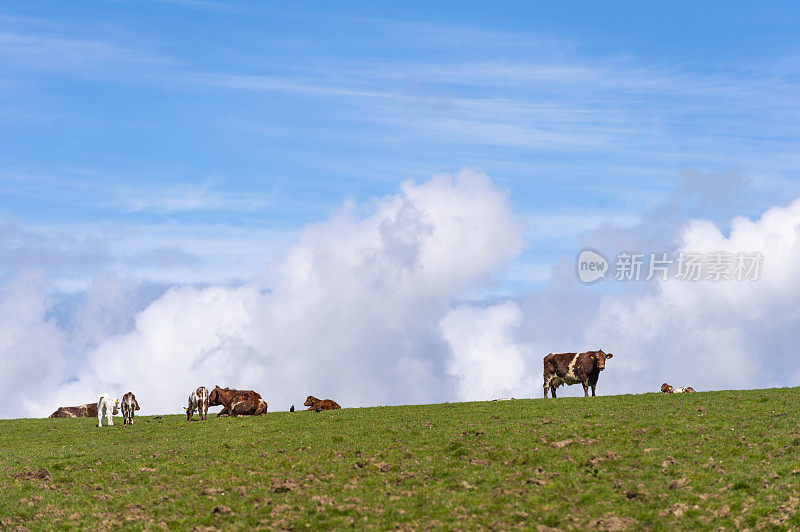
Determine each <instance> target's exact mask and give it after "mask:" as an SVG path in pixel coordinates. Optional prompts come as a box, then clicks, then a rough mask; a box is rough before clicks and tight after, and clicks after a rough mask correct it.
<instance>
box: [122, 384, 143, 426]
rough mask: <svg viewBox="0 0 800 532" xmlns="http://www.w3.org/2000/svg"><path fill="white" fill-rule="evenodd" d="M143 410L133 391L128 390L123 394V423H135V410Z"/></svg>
mask: <svg viewBox="0 0 800 532" xmlns="http://www.w3.org/2000/svg"><path fill="white" fill-rule="evenodd" d="M137 410H141V408H139V402H138V401H137V400H136V396H135V395H133V392H128V393H126V394H125V395H123V396H122V424H123V425H133V416H134V412H135V411H137Z"/></svg>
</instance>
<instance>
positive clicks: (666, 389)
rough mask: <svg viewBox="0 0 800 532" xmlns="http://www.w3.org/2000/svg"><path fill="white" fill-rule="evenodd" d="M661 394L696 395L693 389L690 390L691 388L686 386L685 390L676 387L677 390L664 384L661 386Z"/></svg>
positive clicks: (681, 387)
mask: <svg viewBox="0 0 800 532" xmlns="http://www.w3.org/2000/svg"><path fill="white" fill-rule="evenodd" d="M661 392H662V393H697V392H696V390H695V389H694V388H692V387H691V386H687V387H685V388H684V387H683V386H678V387H677V388H673V387H672V386H670V385H669V384H667V383H666V382H665V383H664V384H662V385H661Z"/></svg>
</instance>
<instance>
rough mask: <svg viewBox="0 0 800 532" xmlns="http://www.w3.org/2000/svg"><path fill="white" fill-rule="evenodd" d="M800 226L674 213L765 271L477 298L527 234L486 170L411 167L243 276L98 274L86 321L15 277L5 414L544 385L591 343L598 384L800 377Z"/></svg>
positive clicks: (629, 387) (475, 395)
mask: <svg viewBox="0 0 800 532" xmlns="http://www.w3.org/2000/svg"><path fill="white" fill-rule="evenodd" d="M644 223H646V220H644V221H643V224H644ZM799 228H800V200H798V201H796V202H794V203H793V204H791V205H790V206H788V207H775V208H772V209H769V210H768V211H766V212H765V213H764V214H763V215H762V216H761V217H760V218H759V219H756V220H751V219H748V218H744V217H739V218H735V219H733V220H732V221H731V222H730V223H729V225H728V226H723V225H722V224H719V223H717V222H712V221H707V220H699V219H694V220H689V221H688V222H681V223H679V224H676V225H675V227H674V228H673V229H672V236H671V238H670V241H671V242H673V246H674V250H675V251H682V250H683V251H692V252H703V253H705V252H713V251H729V252H738V251H747V252H756V251H758V252H761V253H762V254H763V256H764V261H763V269H762V272H761V273H762V275H761V278H760V279H759V280H758V281H753V282H735V281H729V282H710V281H708V282H706V281H702V282H695V283H691V282H686V281H679V280H674V279H671V280H668V281H653V282H650V283H643V284H641V285H638V286H636V287H629V289H625V290H617V291H613V290H612V291H603V290H596V289H593V288H591V287H587V286H585V285H580V284H579V283H578V282H577V281H576V280H575V279H574V265H573V264H565V265H564V267H565V269H566V268H568V269H569V272H570V275H572V276H573V282H571V283H568V282H565V281H564V279H566V277H565V275H566V274H564V275H563V276H561V277H559V276H558V275H554V276H553V282H551V283H550V285H549V286H547V287H546V288H544V289H542V290H536V291H532V292H529V293H525V294H516V295H515V296H514V297H513V298H508V299H506V300H497V299H495V300H493V301H491V302H486V301H483V302H481V301H479V302H474V301H473V302H472V303H465V302H464V296H465V295H466V294H470V295H474V294H480V293H481V291H482V289H484V288H485V287H486V286H488V285H489V284H490V283H491V282H492V281H493V275H495V274H496V272H498V271H502V269H503V268H505V267H506V266H507V264H508V263H509V261H513V260H514V258H515V257H517V256H518V254H519V253H520V252H521V250H522V247H523V234H524V231H523V227H522V224H520V223H518V222H517V220H516V219H515V217H514V216H513V214H512V212H511V208H510V203H509V200H508V198H507V197H506V195H505V194H504V193H502V192H501V191H499V190H498V189H497V188H496V187H495V186H494V185H493V184H492V182H491V181H490V180H489V178H488V177H487V176H485V175H484V174H481V173H479V172H474V171H462V172H459V173H458V174H456V175H452V176H450V175H442V176H436V177H434V178H432V179H431V180H429V181H427V182H424V183H411V182H409V183H405V184H403V185H402V186H401V188H400V190H399V191H398V192H397V193H396V194H394V195H390V196H387V197H383V198H380V199H377V200H376V201H374V202H373V203H370V204H366V205H356V204H348V205H346V206H345V207H344V208H343V209H342V210H341V211H339V212H337V213H335V214H333V215H332V216H331V217H330V219H328V220H326V221H324V222H321V223H317V224H312V225H309V226H307V227H305V228H304V229H303V230H302V231H301V232H300V234H299V236H298V237H297V239H296V241H295V242H294V243H293V244H292V245H291V246H289V247H288V250H287V251H286V253H285V255H284V256H283V257H282V258H280V259H278V260H276V261H274V263H273V264H271V265H270V267H269V268H267V269H266V271H267V272H269V273H268V274H267V275H264V274H263V273H260V272H254V276H253V281H251V282H249V283H243V284H241V285H238V286H230V285H212V286H205V287H203V286H175V287H172V288H169V289H167V290H166V291H163V289H162V290H159V291H157V292H150V297H149V298H146V297H144V296H142V295H141V293H142V290H143V289H142V287H140V286H136V285H135V283H131V282H130V281H129V280H126V279H123V278H120V277H116V276H113V275H110V274H105V275H98V276H97V277H96V278H95V280H94V282H93V283H92V285H91V287H90V288H89V289H88V290H87V291H86V293H85V294H84V295H83V296H81V297H80V298H79V300H78V301H77V302H75V303H74V304H73V305H72V306H71V307H70V309H71V313H70V314H69V315H70V316H71V317H70V319H60V320H56V318H57V317H58V315H64V314H66V313H65V311H64V310H63V309H61V310H58V306H57V305H54V304H53V302H52V300H51V298H50V297H48V296H47V295H46V293H45V291H44V290H43V289H42V288H41V287H42V286H46V283H45V281H44V280H43V279H42V278H40V277H39V278H37V277H30V276H27V277H18V278H15V279H13V280H11V281H9V282H7V283H6V284H5V285H4V286H3V288H2V291H0V318H2V319H0V355H2V363H3V364H4V365H3V372H2V379H3V382H2V384H3V386H5V389H7V390H10V391H11V395H12V396H13V399H12V400H11V401H7V402H5V403H4V404H2V405H0V416H2V417H16V416H21V415H35V416H43V415H47V414H49V413H50V412H52V411H53V410H54V409H55V408H56V407H57V406H59V405H72V404H81V403H85V402H88V401H92V400H93V399H94V398H95V397H96V396H97V395H98V394H99V393H100V392H103V391H108V392H111V393H114V394H120V395H121V394H122V393H124V392H126V391H128V390H132V391H134V392H135V393H136V394H137V397H138V398H139V402H140V404H141V405H142V408H143V412H142V413H165V412H178V411H180V408H181V406H183V403H184V402H185V400H186V396H187V395H188V393H189V391H190V390H191V389H192V388H193V387H195V386H198V385H200V384H203V385H206V386H213V385H215V384H220V385H223V386H225V385H229V386H233V387H241V388H252V389H255V390H258V391H259V392H261V393H262V395H263V396H264V398H265V399H266V400H267V402H268V403H269V404H270V409H271V410H284V409H288V407H289V406H290V405H291V404H295V405H299V404H300V403H301V402H302V400H303V399H304V398H305V396H306V395H309V394H313V395H317V396H325V397H332V398H335V399H336V400H337V401H339V402H340V403H341V404H343V405H345V406H366V405H381V404H399V403H422V402H438V401H449V400H481V399H492V398H497V397H508V396H514V397H537V396H540V394H541V371H542V368H541V359H542V356H544V355H546V354H547V353H549V352H560V351H575V350H584V349H594V348H603V349H604V350H606V351H610V352H613V353H614V354H615V358H614V359H612V360H611V361H610V362H609V364H608V369H607V370H606V372H605V373H604V374H603V377H602V379H601V382H600V385H599V387H598V391H599V393H601V394H611V393H638V392H644V391H656V390H657V389H658V387H659V386H660V384H661V382H663V381H665V380H666V381H669V382H670V383H673V384H675V385H692V386H694V387H695V388H697V389H719V388H736V387H759V386H778V385H796V384H797V380H798V378H800V373H799V372H798V371H797V370H796V369H793V363H794V358H795V357H794V354H793V353H794V352H793V344H794V336H795V332H796V331H797V330H798V328H800V311H797V309H796V308H797V304H796V303H797V301H798V297H800V285H799V284H798V283H797V282H796V280H795V278H794V272H796V271H798V266H800V229H799ZM598 231H602V229H598ZM625 231H626V234H628V233H630V232H635V231H636V228H635V227H628V228H626V229H625ZM642 231H646V230H645V229H642ZM634 236H635V235H634ZM634 241H635V239H634ZM646 241H647V238H644V239H643V240H641V242H646ZM556 268H558V266H556ZM604 282H607V281H604ZM563 391H566V390H563ZM563 391H562V392H563ZM580 394H582V390H581V389H580V387H572V389H570V390H569V391H566V395H580Z"/></svg>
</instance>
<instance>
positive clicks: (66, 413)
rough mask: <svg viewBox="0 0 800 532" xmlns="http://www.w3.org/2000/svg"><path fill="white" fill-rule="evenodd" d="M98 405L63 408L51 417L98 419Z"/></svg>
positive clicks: (90, 404)
mask: <svg viewBox="0 0 800 532" xmlns="http://www.w3.org/2000/svg"><path fill="white" fill-rule="evenodd" d="M96 416H97V403H89V404H88V405H81V406H61V407H59V408H58V410H56V411H55V412H53V413H52V414H50V417H96Z"/></svg>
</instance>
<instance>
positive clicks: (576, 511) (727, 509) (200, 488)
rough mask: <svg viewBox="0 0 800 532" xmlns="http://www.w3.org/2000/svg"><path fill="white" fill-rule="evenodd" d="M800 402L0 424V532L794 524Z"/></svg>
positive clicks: (734, 395)
mask: <svg viewBox="0 0 800 532" xmlns="http://www.w3.org/2000/svg"><path fill="white" fill-rule="evenodd" d="M799 416H800V389H799V388H793V389H774V390H752V391H731V392H712V393H697V394H686V395H662V394H646V395H636V396H631V395H627V396H617V397H597V398H594V399H591V398H590V399H584V398H560V399H556V400H543V399H536V400H515V401H498V402H483V403H457V404H439V405H426V406H402V407H383V408H359V409H344V410H339V411H331V412H323V413H313V412H295V413H288V412H286V413H284V412H280V413H271V414H267V415H265V416H261V417H255V418H230V419H229V418H216V417H215V416H213V417H212V416H210V417H209V420H208V421H207V422H199V421H194V422H191V423H189V422H187V421H186V419H185V417H184V416H165V417H164V418H162V419H160V420H158V419H154V418H153V417H137V418H136V424H135V425H134V426H133V427H128V428H126V427H123V425H122V418H116V421H115V422H116V423H117V424H116V425H115V426H113V427H104V428H103V429H98V428H97V427H96V426H95V425H96V422H97V420H96V419H22V420H10V421H0V485H2V486H3V488H2V495H1V496H0V528H3V529H10V530H11V529H15V528H17V527H22V528H28V529H34V530H35V529H54V528H55V529H60V528H67V529H70V528H72V529H74V528H82V529H115V528H122V527H125V528H132V529H154V528H171V529H181V530H187V529H189V530H190V529H193V528H195V527H197V528H198V529H199V530H211V529H215V528H216V529H222V530H252V529H258V528H264V529H305V528H308V527H310V528H312V529H319V528H344V527H352V528H358V529H361V528H370V529H393V528H403V529H420V528H434V529H452V528H461V529H478V528H495V529H511V528H526V529H534V530H536V529H537V528H539V529H541V530H550V529H551V528H555V529H579V530H580V529H601V530H625V529H631V530H643V529H648V530H666V529H667V528H671V527H674V526H676V525H677V526H678V528H680V529H685V530H711V529H718V528H719V527H723V528H725V529H730V530H741V529H744V528H753V529H756V528H758V529H761V528H765V529H775V530H791V529H794V530H797V529H800V504H799V503H800V419H799Z"/></svg>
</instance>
